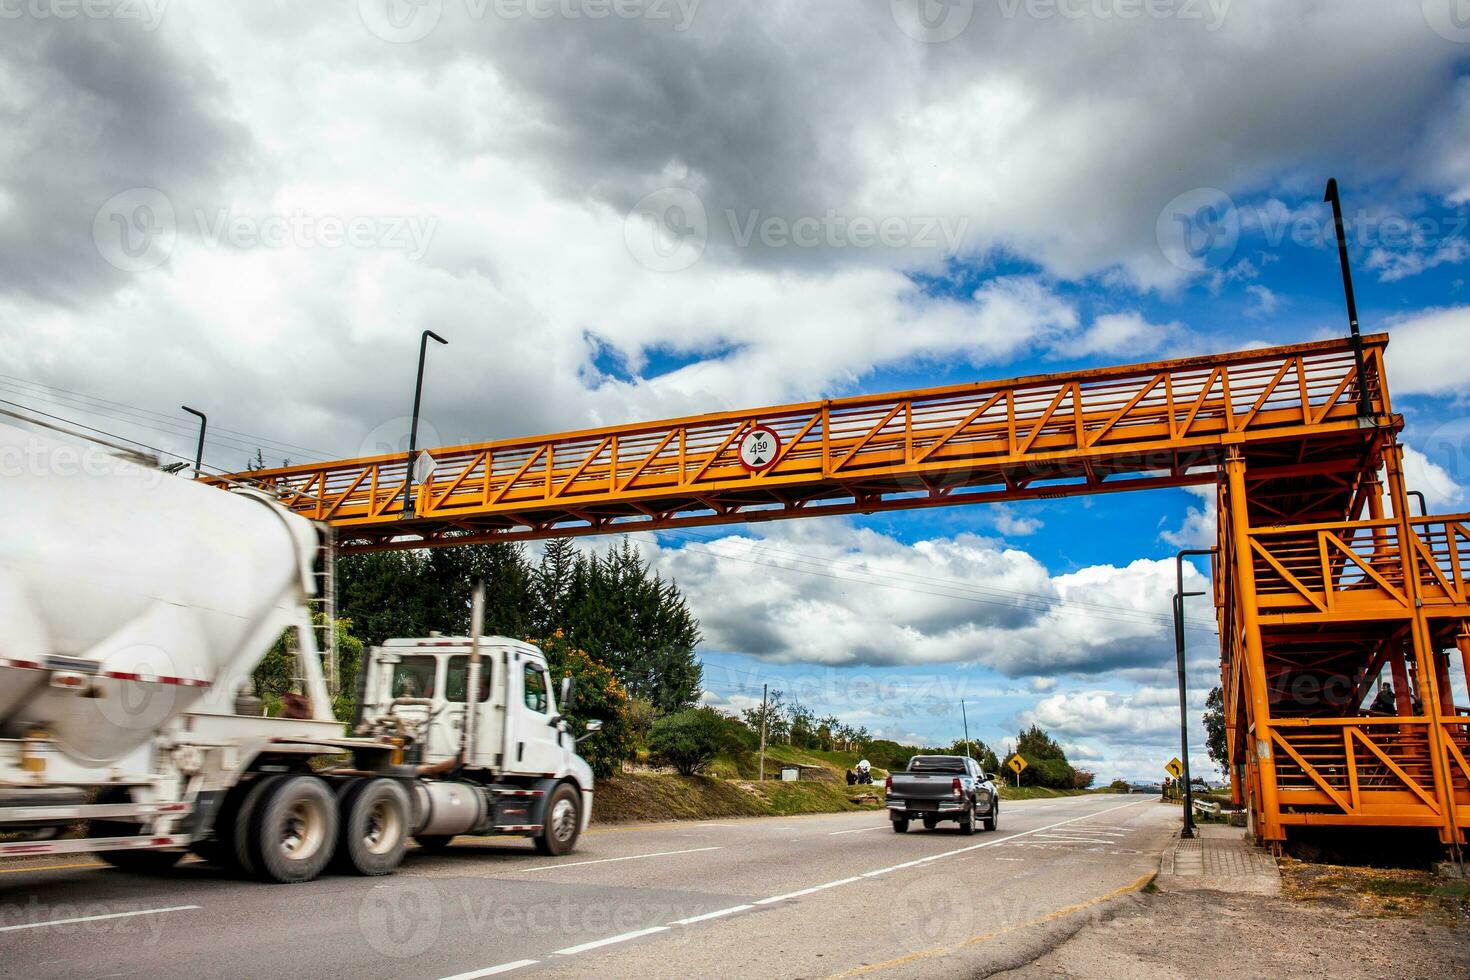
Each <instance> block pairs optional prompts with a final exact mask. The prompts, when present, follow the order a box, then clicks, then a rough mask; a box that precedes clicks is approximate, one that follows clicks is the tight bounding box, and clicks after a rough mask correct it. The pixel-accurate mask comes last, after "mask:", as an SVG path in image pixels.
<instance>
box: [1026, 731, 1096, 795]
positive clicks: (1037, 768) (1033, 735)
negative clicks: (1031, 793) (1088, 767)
mask: <svg viewBox="0 0 1470 980" xmlns="http://www.w3.org/2000/svg"><path fill="white" fill-rule="evenodd" d="M1016 752H1017V753H1018V754H1019V755H1020V756H1021V758H1023V759H1025V760H1026V766H1027V768H1026V771H1025V772H1023V773H1022V774H1021V781H1022V782H1023V783H1029V784H1030V785H1032V786H1045V787H1048V788H1050V789H1075V788H1077V780H1078V776H1077V770H1076V769H1073V768H1072V765H1071V764H1070V763H1069V762H1068V761H1067V753H1066V752H1064V751H1062V747H1061V746H1060V745H1059V744H1057V741H1056V739H1054V738H1052V737H1051V736H1050V735H1048V734H1047V733H1046V732H1045V731H1044V730H1042V728H1041V727H1040V726H1039V725H1032V726H1031V727H1030V728H1027V729H1023V730H1022V731H1020V732H1018V733H1017V734H1016ZM1091 775H1092V774H1091V773H1086V776H1089V777H1090V776H1091Z"/></svg>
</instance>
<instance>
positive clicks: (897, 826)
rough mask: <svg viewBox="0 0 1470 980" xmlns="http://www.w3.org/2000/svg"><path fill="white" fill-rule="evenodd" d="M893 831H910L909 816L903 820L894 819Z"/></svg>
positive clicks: (896, 832) (903, 832)
mask: <svg viewBox="0 0 1470 980" xmlns="http://www.w3.org/2000/svg"><path fill="white" fill-rule="evenodd" d="M893 832H894V833H895V834H906V833H908V832H909V822H908V819H907V818H904V819H902V820H895V821H893Z"/></svg>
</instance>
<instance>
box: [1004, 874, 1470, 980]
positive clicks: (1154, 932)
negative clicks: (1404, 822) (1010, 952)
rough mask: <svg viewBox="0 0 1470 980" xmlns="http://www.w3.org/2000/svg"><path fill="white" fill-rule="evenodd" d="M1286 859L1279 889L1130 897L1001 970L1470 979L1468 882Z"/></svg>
mask: <svg viewBox="0 0 1470 980" xmlns="http://www.w3.org/2000/svg"><path fill="white" fill-rule="evenodd" d="M1294 864H1299V863H1298V862H1286V865H1285V866H1284V867H1283V894H1282V895H1281V896H1258V895H1244V894H1227V893H1224V892H1218V891H1205V890H1178V891H1157V892H1153V893H1151V894H1140V895H1137V896H1133V897H1131V898H1130V899H1127V900H1125V901H1122V902H1119V903H1118V904H1117V905H1115V906H1113V907H1111V908H1110V910H1109V911H1108V912H1107V913H1105V914H1104V915H1103V916H1100V917H1099V918H1097V919H1095V920H1094V921H1092V922H1091V923H1088V924H1087V925H1085V926H1084V927H1083V928H1082V929H1081V930H1079V931H1078V932H1077V933H1076V934H1074V935H1073V936H1072V938H1071V939H1070V940H1068V941H1067V942H1064V943H1062V944H1061V945H1060V946H1058V947H1057V948H1056V949H1054V950H1052V951H1051V952H1050V953H1048V954H1046V955H1045V956H1042V957H1041V958H1039V959H1037V960H1035V961H1034V962H1032V963H1029V964H1027V965H1026V966H1024V967H1021V968H1019V969H1016V970H1011V971H1009V972H1006V973H1001V974H997V976H1000V977H1005V978H1007V980H1044V978H1045V980H1051V978H1082V977H1086V978H1097V980H1113V978H1118V980H1123V978H1127V980H1133V978H1137V977H1170V978H1172V977H1179V978H1185V977H1188V978H1197V977H1200V976H1231V977H1271V978H1273V980H1279V978H1285V977H1291V978H1295V977H1334V978H1342V977H1351V978H1359V977H1363V978H1367V977H1375V978H1376V977H1383V978H1407V980H1417V978H1432V980H1448V978H1451V977H1470V914H1467V912H1466V908H1467V902H1466V890H1465V888H1466V884H1467V883H1465V882H1455V883H1453V884H1449V883H1446V882H1444V881H1443V880H1438V879H1433V878H1431V877H1430V876H1428V875H1424V874H1420V873H1415V872H1386V873H1384V872H1370V873H1368V876H1367V878H1366V879H1365V878H1364V877H1362V875H1363V870H1362V869H1344V868H1334V867H1331V866H1324V865H1304V866H1300V867H1296V868H1293V867H1292V866H1291V865H1294ZM1379 875H1382V877H1381V878H1380V877H1378V876H1379ZM1375 881H1376V882H1377V884H1374V882H1375Z"/></svg>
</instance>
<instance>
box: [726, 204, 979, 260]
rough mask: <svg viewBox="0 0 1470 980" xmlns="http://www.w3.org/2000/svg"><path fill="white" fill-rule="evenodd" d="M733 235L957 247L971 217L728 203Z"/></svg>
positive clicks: (777, 244) (822, 244)
mask: <svg viewBox="0 0 1470 980" xmlns="http://www.w3.org/2000/svg"><path fill="white" fill-rule="evenodd" d="M725 220H726V221H727V222H729V225H730V237H731V239H732V240H733V241H734V242H735V244H736V245H737V246H738V247H740V248H749V247H750V245H751V244H752V242H757V241H758V242H759V243H760V244H761V245H762V246H764V247H766V248H929V249H944V250H945V251H947V252H954V251H956V250H957V249H958V248H959V247H960V243H961V242H963V241H964V239H965V232H966V230H967V229H968V228H969V226H970V219H969V218H963V217H961V218H941V217H933V216H930V217H914V218H909V217H897V216H889V217H885V218H873V217H869V216H867V215H846V214H842V213H840V212H838V211H836V210H835V209H832V208H828V209H827V211H826V212H824V213H823V214H821V215H803V216H801V217H797V218H789V217H785V216H782V215H764V214H762V212H761V210H760V209H759V208H756V209H754V210H751V211H747V212H745V213H744V214H743V215H742V214H740V213H739V212H737V211H735V210H734V209H733V208H730V209H726V211H725Z"/></svg>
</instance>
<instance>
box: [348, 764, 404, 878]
mask: <svg viewBox="0 0 1470 980" xmlns="http://www.w3.org/2000/svg"><path fill="white" fill-rule="evenodd" d="M408 806H409V803H408V792H407V791H406V790H405V789H404V788H403V787H402V786H400V785H399V784H398V783H396V782H394V781H393V780H391V779H369V780H363V781H362V782H361V783H359V784H358V785H355V786H352V787H350V788H349V789H348V790H347V791H346V792H345V793H343V794H342V835H341V838H340V839H339V840H338V841H337V858H336V860H337V864H338V865H339V866H340V867H341V868H342V869H343V870H345V871H348V872H351V873H354V874H360V875H367V876H369V877H373V876H376V875H386V874H392V873H393V871H394V869H396V868H397V867H398V865H400V864H402V863H403V852H404V850H405V849H406V848H407V846H408Z"/></svg>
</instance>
